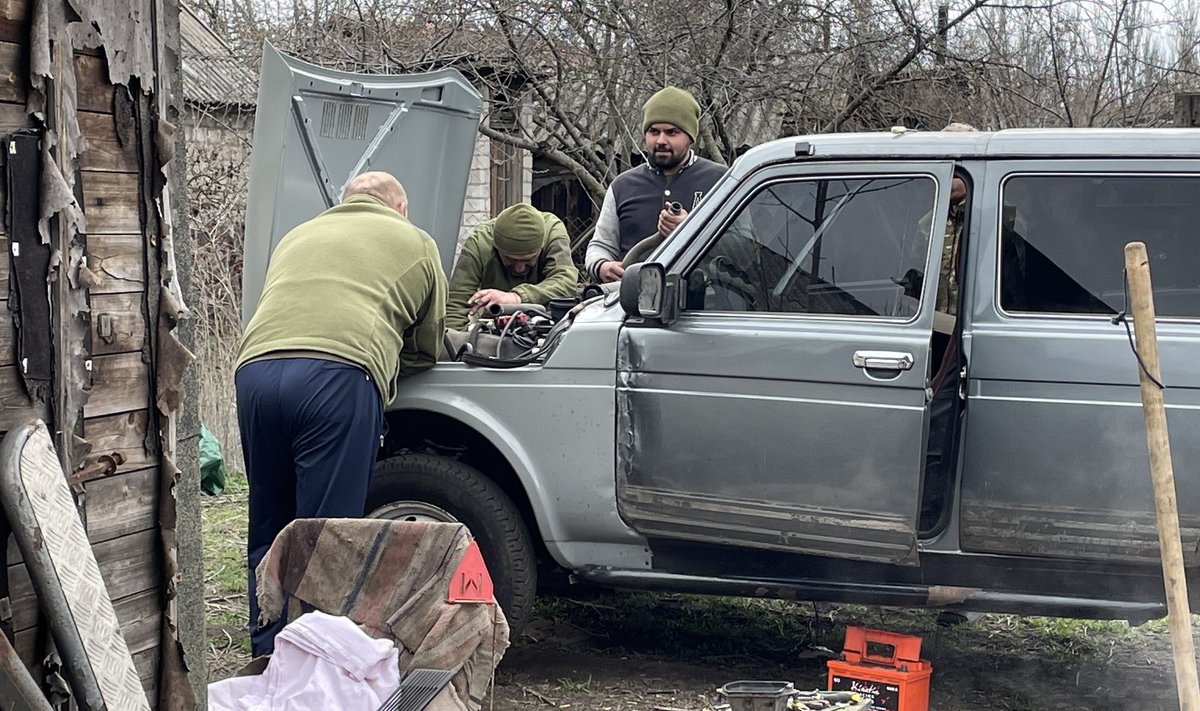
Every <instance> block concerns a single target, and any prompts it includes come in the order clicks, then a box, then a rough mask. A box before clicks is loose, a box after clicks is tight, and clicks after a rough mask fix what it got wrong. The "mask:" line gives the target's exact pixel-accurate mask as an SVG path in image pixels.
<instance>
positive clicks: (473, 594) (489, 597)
mask: <svg viewBox="0 0 1200 711" xmlns="http://www.w3.org/2000/svg"><path fill="white" fill-rule="evenodd" d="M446 602H449V603H460V602H483V603H487V604H489V605H494V604H496V594H495V588H494V587H493V586H492V576H490V575H488V571H487V566H486V565H484V563H483V555H482V554H480V552H479V542H478V541H475V540H473V539H472V541H471V542H470V543H469V544H467V550H466V551H465V552H464V553H463V557H462V560H461V561H459V563H458V568H457V569H456V570H455V571H454V575H453V576H452V577H451V578H450V589H449V590H448V591H447V592H446Z"/></svg>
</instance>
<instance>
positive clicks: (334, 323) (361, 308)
mask: <svg viewBox="0 0 1200 711" xmlns="http://www.w3.org/2000/svg"><path fill="white" fill-rule="evenodd" d="M445 309H446V277H445V274H443V272H442V266H441V260H440V258H439V257H438V249H437V245H436V244H434V241H433V238H431V237H430V236H429V235H428V234H426V233H425V232H424V231H422V230H420V229H418V228H417V227H415V226H414V225H413V224H412V223H411V222H409V221H408V218H406V217H404V216H402V215H400V213H398V212H396V211H395V210H393V209H391V208H389V207H385V206H384V204H383V203H382V202H380V201H378V200H376V199H375V198H373V197H369V196H366V195H355V196H352V197H350V198H347V199H346V200H345V201H343V202H342V204H340V205H337V206H336V207H332V208H330V209H328V210H326V211H325V212H322V213H321V214H320V215H317V216H316V217H314V218H313V219H311V220H309V221H308V222H305V223H304V224H302V225H300V226H298V227H296V228H295V229H293V230H292V231H291V232H288V233H287V234H286V235H284V237H283V239H282V240H280V242H279V244H278V245H277V246H276V247H275V251H274V252H273V253H272V254H271V262H270V265H269V266H268V267H267V278H266V283H265V285H264V286H263V292H262V297H261V298H260V299H259V302H258V309H257V310H256V311H255V312H254V316H253V318H251V319H250V323H249V324H247V325H246V330H245V333H244V334H243V335H242V347H241V350H240V351H239V353H238V361H237V364H238V366H239V367H240V366H241V365H242V364H244V363H246V362H247V361H250V360H255V359H260V358H262V357H264V356H266V357H270V356H269V354H271V353H273V352H286V353H287V355H288V356H292V357H294V356H295V355H296V353H297V352H299V353H312V354H313V357H316V358H320V357H321V355H322V354H324V355H327V356H329V357H330V359H331V360H340V361H345V362H350V363H355V364H357V365H360V366H362V368H363V369H364V370H366V371H367V372H368V373H370V374H371V378H372V379H373V380H374V381H375V387H376V388H378V389H379V396H380V397H381V398H383V402H384V403H385V404H386V403H388V402H391V400H392V398H393V397H394V396H395V394H396V376H397V375H402V376H403V375H408V374H411V373H414V372H416V371H418V370H423V369H425V368H428V367H430V366H432V365H433V364H434V363H435V362H437V357H438V353H440V352H441V349H442V339H443V337H444V335H445V327H444V321H445Z"/></svg>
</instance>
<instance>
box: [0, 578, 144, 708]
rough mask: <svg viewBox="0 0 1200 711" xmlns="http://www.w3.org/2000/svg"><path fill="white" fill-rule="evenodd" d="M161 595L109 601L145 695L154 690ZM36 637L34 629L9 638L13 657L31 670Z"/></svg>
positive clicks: (35, 653) (35, 652)
mask: <svg viewBox="0 0 1200 711" xmlns="http://www.w3.org/2000/svg"><path fill="white" fill-rule="evenodd" d="M161 595H162V593H161V591H160V590H159V589H158V588H155V589H153V590H147V591H145V592H141V593H138V594H136V595H131V596H129V597H127V598H123V599H121V600H116V601H114V602H113V611H114V612H116V614H117V621H118V622H120V624H121V634H123V635H124V636H125V644H126V645H127V646H128V647H129V652H130V654H131V655H132V656H133V664H134V666H135V667H137V670H138V676H139V677H141V680H142V688H144V689H146V693H147V694H152V693H154V690H155V689H156V688H157V678H156V677H157V669H158V643H159V633H160V625H161V624H162V608H161V605H160V602H159V601H160V600H161ZM37 636H38V633H37V628H36V627H30V628H28V629H24V630H21V631H20V632H17V633H16V634H15V635H13V637H14V641H13V646H14V647H15V648H16V650H17V654H18V655H19V656H20V657H21V659H22V660H24V661H25V664H26V666H29V667H31V668H37V667H36V664H35V661H36V659H37V658H38V657H39V656H40V655H39V654H38V650H37V648H36V645H37ZM150 698H151V699H153V698H154V697H153V696H150Z"/></svg>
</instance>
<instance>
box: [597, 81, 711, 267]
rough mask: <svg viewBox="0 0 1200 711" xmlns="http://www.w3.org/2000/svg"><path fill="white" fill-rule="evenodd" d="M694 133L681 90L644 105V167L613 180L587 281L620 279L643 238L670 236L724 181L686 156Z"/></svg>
mask: <svg viewBox="0 0 1200 711" xmlns="http://www.w3.org/2000/svg"><path fill="white" fill-rule="evenodd" d="M699 131H700V104H698V103H696V99H695V98H694V97H693V96H692V95H691V94H689V93H688V92H686V91H684V90H683V89H680V88H678V87H674V86H668V87H667V88H665V89H663V90H662V91H659V92H658V93H657V94H655V95H654V96H651V97H650V99H649V100H648V101H646V104H645V105H644V106H643V107H642V133H643V134H644V135H645V141H646V143H645V155H646V163H644V164H643V165H639V166H636V167H634V168H631V169H629V170H627V171H625V172H624V173H622V174H620V175H618V176H617V179H616V180H614V181H613V183H612V185H610V186H609V188H608V192H606V193H605V195H604V204H603V205H602V206H601V207H600V217H599V218H597V220H596V230H595V232H594V233H593V235H592V240H591V241H590V242H589V243H588V248H587V255H586V257H585V259H584V264H585V266H586V269H587V274H588V277H589V278H591V279H592V280H594V281H599V282H612V281H616V280H618V279H620V278H621V275H622V274H623V273H624V272H625V267H624V265H623V264H622V260H623V259H624V258H625V255H626V254H628V253H629V250H630V249H631V248H632V247H633V246H634V245H636V244H637V243H638V242H641V241H642V240H644V239H646V238H647V237H653V236H657V237H658V238H659V239H662V238H665V237H667V236H668V235H670V234H671V232H672V231H673V230H674V229H675V227H676V226H677V225H678V224H679V223H680V222H682V221H683V218H685V217H687V214H688V212H690V211H691V210H693V209H694V208H695V207H696V204H697V203H699V202H700V199H701V198H702V197H704V195H705V193H707V192H708V191H709V190H711V189H712V186H713V185H715V184H716V182H717V180H718V179H719V178H720V177H721V176H722V175H724V173H725V166H723V165H720V164H717V163H714V162H712V161H710V160H707V159H705V158H701V157H699V156H697V155H696V153H695V152H694V151H693V150H692V144H693V143H695V141H696V134H697V133H699ZM639 251H640V250H639Z"/></svg>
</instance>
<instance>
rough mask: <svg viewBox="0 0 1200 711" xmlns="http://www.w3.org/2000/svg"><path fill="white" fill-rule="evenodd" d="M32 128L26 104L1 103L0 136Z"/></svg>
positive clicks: (31, 120)
mask: <svg viewBox="0 0 1200 711" xmlns="http://www.w3.org/2000/svg"><path fill="white" fill-rule="evenodd" d="M0 1H2V0H0ZM32 126H33V119H32V118H30V117H29V114H27V113H25V105H24V104H9V103H0V134H9V133H12V132H13V131H19V130H21V129H23V128H30V127H32Z"/></svg>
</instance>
